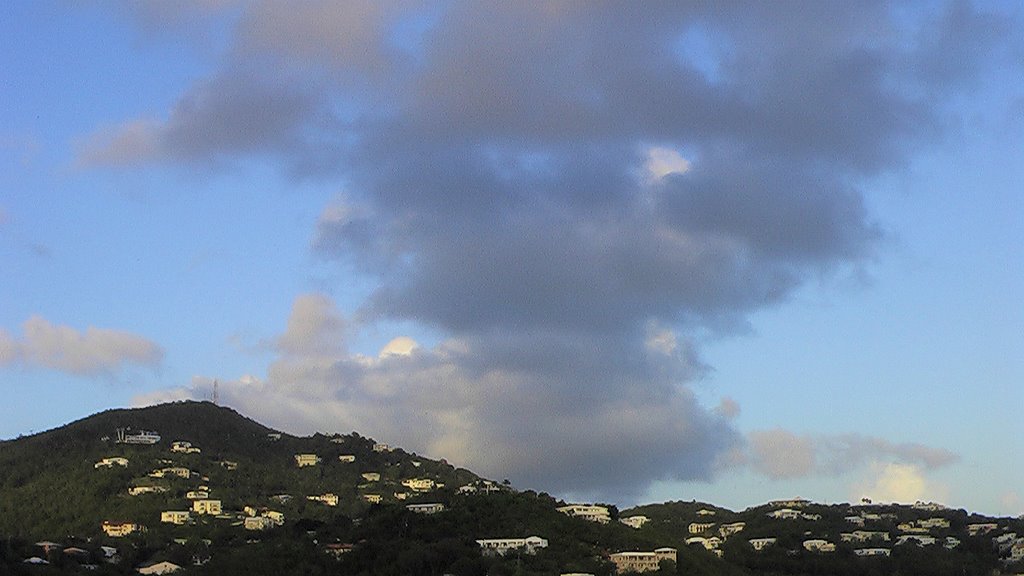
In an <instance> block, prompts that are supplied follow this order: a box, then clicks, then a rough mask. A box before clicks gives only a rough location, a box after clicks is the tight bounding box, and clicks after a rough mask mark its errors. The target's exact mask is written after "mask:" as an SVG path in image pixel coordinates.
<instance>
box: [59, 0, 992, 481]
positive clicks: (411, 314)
mask: <svg viewBox="0 0 1024 576" xmlns="http://www.w3.org/2000/svg"><path fill="white" fill-rule="evenodd" d="M646 8H647V9H645V10H642V11H640V10H635V9H632V7H630V6H627V5H620V4H614V3H612V4H606V3H598V2H587V3H562V2H543V1H539V2H515V3H507V2H504V3H503V2H495V3H491V2H467V3H460V2H454V3H450V4H445V5H443V6H440V7H438V6H434V7H428V8H423V7H422V6H418V5H405V4H403V3H401V2H397V3H379V2H369V1H367V2H346V3H342V4H339V3H334V2H308V3H304V4H303V5H302V6H301V7H300V8H298V9H296V8H294V7H292V6H287V7H286V6H284V5H282V4H278V3H273V2H267V3H261V2H256V3H252V4H246V5H244V6H243V7H242V8H240V9H239V10H238V17H237V19H236V21H235V28H234V32H233V36H232V42H231V44H230V48H229V49H228V50H227V52H226V53H225V54H224V57H223V62H222V65H221V66H220V67H219V68H218V69H217V70H215V71H214V72H213V73H212V74H211V75H210V77H208V78H205V79H203V80H202V81H199V82H197V83H195V84H194V85H193V86H191V87H190V88H189V89H188V90H187V91H186V92H185V93H184V94H183V95H182V96H181V98H180V100H179V101H178V103H177V105H176V106H174V107H173V109H171V110H169V111H157V112H155V113H154V115H153V116H151V117H146V118H137V119H131V120H127V121H125V122H124V123H123V124H120V125H116V126H109V127H104V128H101V129H99V130H98V131H97V132H96V133H95V134H94V135H93V136H92V137H91V138H89V139H86V140H85V143H84V144H83V146H82V148H81V150H80V157H79V161H80V162H81V163H82V164H85V165H89V166H95V167H104V166H108V167H109V166H119V167H124V166H134V165H143V164H152V163H158V164H169V165H178V166H194V165H196V164H203V165H210V164H212V165H217V164H219V163H221V162H224V161H225V160H230V159H232V158H250V157H259V158H267V159H269V160H271V161H276V162H279V163H280V165H281V167H282V169H283V170H285V171H286V173H287V174H290V175H292V176H294V177H295V178H302V179H323V180H325V181H327V182H330V183H332V184H334V185H340V186H342V187H343V188H344V190H345V194H344V196H343V197H342V198H340V199H339V200H338V201H337V202H336V203H334V204H332V205H330V206H327V207H325V209H324V211H323V214H322V216H321V218H320V220H319V222H317V224H316V229H315V234H314V238H313V249H314V251H315V252H316V253H317V254H319V255H320V256H321V257H323V258H325V259H327V260H329V261H332V262H337V263H338V264H339V265H342V266H345V267H346V268H347V269H349V270H352V271H354V272H355V273H357V274H361V275H363V276H365V277H369V278H372V279H373V280H374V281H375V282H376V286H377V287H376V289H375V290H374V291H373V293H372V294H371V295H370V297H369V298H368V299H367V301H366V302H364V303H363V305H362V306H360V308H359V309H358V310H355V311H353V313H352V318H353V321H354V323H355V324H371V323H373V322H377V321H402V322H413V323H416V324H418V325H420V326H423V327H425V328H428V329H431V330H434V331H436V332H437V333H439V334H442V335H443V336H444V337H445V338H446V340H445V341H444V343H443V344H441V345H439V346H437V347H435V348H432V349H423V348H416V347H414V346H412V345H409V343H405V344H406V345H404V346H398V345H396V347H395V349H394V350H399V349H400V350H401V353H397V354H396V353H389V354H386V355H383V356H382V357H379V358H361V357H358V356H354V355H351V354H349V353H347V352H345V351H344V350H343V347H342V348H338V347H337V346H342V345H343V343H344V338H343V337H342V336H341V334H340V333H333V332H331V330H334V329H338V328H339V327H343V325H344V322H340V321H335V320H330V319H332V318H338V319H340V318H341V315H340V314H339V313H338V312H337V311H334V310H333V306H332V305H330V302H328V301H326V300H324V299H323V298H322V297H320V296H315V295H314V296H307V297H303V298H300V299H299V301H297V302H296V309H295V310H294V311H293V315H292V321H290V323H289V328H288V332H287V333H286V334H285V335H284V336H282V337H281V339H280V340H279V342H278V346H279V352H280V357H279V359H278V360H277V361H276V362H275V363H274V365H273V366H272V367H271V369H270V371H269V373H268V374H267V377H266V379H260V380H256V379H248V380H246V381H245V382H237V383H235V385H233V386H232V387H229V389H231V390H234V392H232V394H234V396H232V401H233V402H238V406H240V407H251V409H252V410H253V413H254V414H261V413H264V412H265V413H266V415H267V416H269V417H268V418H267V419H268V420H269V421H271V422H278V423H280V422H285V421H294V422H296V423H297V424H295V426H300V425H301V426H311V425H314V424H315V425H316V426H321V425H322V426H324V427H325V428H330V429H333V428H336V427H337V426H338V425H341V426H346V427H349V426H350V427H353V428H361V429H362V430H365V431H366V432H367V433H370V434H375V435H382V436H386V437H388V438H391V439H393V440H394V441H396V442H399V443H407V445H409V446H410V447H413V448H414V449H421V450H423V451H426V452H428V453H431V454H436V455H441V456H446V457H450V458H451V459H453V460H456V461H459V462H466V463H467V464H469V465H474V466H478V467H479V468H480V469H481V470H482V471H484V472H485V473H491V474H493V473H494V472H495V471H507V475H509V476H512V477H515V478H516V479H517V480H522V481H524V482H530V483H531V484H532V485H536V486H539V487H542V488H546V489H555V490H573V491H578V492H582V493H593V494H604V493H608V492H609V491H615V490H622V489H624V488H623V486H624V484H625V483H626V482H627V480H628V484H629V485H630V486H632V487H634V488H636V489H639V490H642V489H643V488H644V483H645V482H650V481H653V480H658V479H673V478H675V479H701V478H709V477H710V475H711V474H712V473H713V469H714V467H715V464H714V462H716V461H721V460H722V459H723V458H725V457H726V456H727V455H728V454H730V453H734V452H735V451H736V450H737V449H742V448H743V446H744V441H743V438H742V436H741V435H740V434H739V433H738V432H737V431H736V430H735V428H734V426H733V424H732V423H731V420H730V417H731V416H732V415H735V414H736V413H737V412H738V406H735V403H732V404H729V403H725V404H723V405H722V406H720V407H719V408H714V409H708V408H706V407H704V406H702V405H700V403H698V402H697V401H696V400H695V398H694V396H693V394H692V392H691V390H690V389H689V387H688V383H689V382H690V381H691V380H692V379H693V378H695V377H696V376H698V375H699V374H701V373H703V372H704V371H705V370H706V367H705V366H704V365H703V363H702V362H701V361H700V359H699V354H698V352H697V342H698V338H699V335H700V334H702V333H705V332H706V331H712V332H722V331H729V330H734V329H736V328H737V327H741V326H743V324H744V323H745V318H746V317H747V315H748V314H750V313H751V312H753V311H756V310H759V309H763V308H765V307H769V306H772V305H774V304H777V303H779V302H782V301H785V300H786V298H788V297H789V296H790V295H791V294H792V293H793V292H794V290H796V289H797V288H798V287H800V286H803V285H805V284H806V283H808V282H810V281H813V280H814V279H817V278H821V277H828V276H831V275H836V274H844V273H847V272H849V271H852V270H857V269H859V268H861V267H864V266H866V265H867V263H869V262H870V260H871V259H872V258H873V257H874V256H875V255H876V252H877V250H878V246H879V243H880V240H881V239H883V238H884V236H885V234H884V231H883V230H882V229H881V228H880V226H879V225H878V224H877V223H876V222H875V221H874V220H873V218H872V216H871V214H870V213H869V212H868V209H867V208H866V202H865V191H864V189H863V187H862V182H865V181H868V180H870V179H871V178H872V177H876V176H879V175H882V174H884V173H887V172H890V171H893V170H898V169H900V168H901V167H902V166H903V165H905V164H906V163H907V162H908V161H909V159H910V157H911V155H912V154H914V153H916V152H918V151H919V150H921V149H922V148H923V147H926V146H929V145H931V144H933V143H935V142H937V141H939V140H940V139H941V138H942V137H944V135H945V134H946V133H947V129H948V126H950V125H951V124H952V121H953V120H955V119H951V118H949V117H947V116H946V115H945V114H946V112H945V110H946V108H945V107H944V103H945V102H947V101H948V100H949V99H950V98H953V97H957V96H959V95H961V94H963V90H964V89H966V88H967V87H969V86H970V81H971V79H972V76H973V72H972V70H975V69H977V68H978V67H981V66H983V65H984V64H985V63H986V61H987V58H988V57H989V54H990V51H991V47H992V45H993V38H999V36H1000V34H1005V32H1006V28H1005V25H1001V24H999V18H997V17H996V16H995V15H990V14H984V13H981V12H979V11H976V10H973V9H972V8H971V7H970V6H969V5H967V4H964V3H953V4H950V5H948V6H947V5H941V6H939V7H938V8H937V9H936V8H935V7H929V8H915V7H914V5H913V4H910V5H907V6H906V7H905V10H902V11H899V13H898V14H897V13H896V11H895V10H894V8H893V5H892V4H891V3H889V2H866V3H865V2H860V3H857V4H856V5H852V4H851V5H844V4H836V3H816V2H809V3H771V4H765V3H760V2H740V3H728V4H701V3H697V4H695V3H666V4H658V5H656V6H655V5H650V6H647V7H646ZM149 17H150V18H152V17H153V15H150V16H149ZM954 40H955V41H954ZM304 310H305V312H304ZM307 312H313V313H315V314H314V316H315V315H317V314H319V315H320V316H318V318H321V319H323V318H326V319H328V321H326V324H325V325H320V324H318V320H317V319H316V318H306V315H307ZM292 322H294V323H295V329H294V330H293V327H292ZM328 329H330V330H328ZM325 331H326V332H331V333H332V335H331V336H330V337H329V338H328V340H325V341H311V340H309V339H308V337H310V336H313V335H321V334H322V333H325ZM318 337H319V336H318ZM328 341H329V342H331V343H333V344H331V346H335V348H331V346H327V345H326V344H325V342H328ZM394 350H392V351H391V352H394ZM259 398H273V399H275V400H274V401H273V402H271V401H268V400H261V399H259ZM289 419H292V420H289ZM298 423H301V424H298ZM332 423H334V424H332ZM768 440H771V439H770V438H768V437H765V436H757V435H755V436H754V437H752V440H751V442H752V443H751V446H752V448H751V450H752V452H751V454H752V455H751V456H750V460H749V461H750V462H752V463H753V465H754V466H756V467H759V468H761V469H762V470H763V471H764V472H765V473H766V474H768V475H769V476H773V477H785V475H786V474H790V473H794V472H792V471H797V472H800V471H804V470H819V469H826V470H827V469H828V468H829V467H831V466H833V465H834V464H833V463H834V462H835V461H837V460H838V459H839V457H840V456H853V457H855V458H860V456H859V454H860V452H861V451H862V450H867V449H870V450H874V451H881V452H884V453H888V454H890V455H892V456H895V457H897V458H900V459H913V458H918V456H914V457H913V458H912V457H911V455H912V453H914V452H915V451H914V450H913V449H909V448H906V447H899V446H889V445H885V444H879V443H878V442H876V441H873V440H870V439H863V438H860V439H857V438H855V437H850V438H836V439H831V440H830V441H828V442H826V443H825V444H827V445H828V448H827V450H826V452H827V453H829V454H832V456H828V457H825V458H824V459H822V458H821V457H820V456H819V455H818V454H819V452H820V451H821V442H820V441H815V442H814V443H813V444H814V446H810V447H808V446H805V445H804V442H805V441H804V440H803V439H801V438H799V437H791V438H778V439H776V440H777V441H786V442H790V443H791V444H792V446H791V447H792V448H795V449H796V450H795V451H794V452H793V454H792V456H793V457H794V458H796V457H797V456H799V455H801V454H802V455H803V456H802V458H803V459H797V460H794V461H788V462H781V461H780V460H779V459H778V458H773V457H770V455H769V452H771V449H772V442H773V441H768ZM872 443H874V445H872ZM933 457H934V456H933ZM939 460H941V457H939ZM801 473H802V472H801ZM627 476H628V478H627Z"/></svg>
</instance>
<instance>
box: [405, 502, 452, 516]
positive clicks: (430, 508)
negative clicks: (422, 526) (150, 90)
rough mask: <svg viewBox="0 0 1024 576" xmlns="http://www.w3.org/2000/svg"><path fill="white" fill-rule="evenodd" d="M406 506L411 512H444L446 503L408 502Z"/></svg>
mask: <svg viewBox="0 0 1024 576" xmlns="http://www.w3.org/2000/svg"><path fill="white" fill-rule="evenodd" d="M405 508H406V510H409V511H410V512H416V513H417V514H437V513H438V512H444V504H441V503H438V502H434V503H429V504H407V505H406V506H405Z"/></svg>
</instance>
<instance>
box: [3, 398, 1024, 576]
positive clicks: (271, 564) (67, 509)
mask: <svg viewBox="0 0 1024 576" xmlns="http://www.w3.org/2000/svg"><path fill="white" fill-rule="evenodd" d="M140 431H150V432H155V433H157V434H159V435H160V440H159V442H157V443H155V444H151V445H138V444H126V443H121V442H118V439H119V438H123V437H125V436H130V435H132V434H135V433H138V432H140ZM182 442H185V443H188V444H181V445H179V446H178V450H175V449H173V448H174V445H175V443H182ZM299 454H306V455H310V456H309V458H310V459H311V460H312V461H313V462H315V465H310V466H302V467H300V466H299V463H298V462H297V460H296V455H299ZM340 457H344V458H340ZM104 459H107V463H108V464H109V465H103V462H104ZM114 459H124V460H126V461H127V462H124V461H123V460H116V461H115V460H114ZM120 463H125V464H126V465H124V466H121V465H120ZM179 474H180V475H179ZM460 488H461V490H460ZM129 489H132V490H133V491H139V490H141V491H143V492H144V493H140V494H134V495H133V494H131V493H130V492H129ZM317 496H319V497H322V498H321V500H328V501H329V502H324V501H320V500H312V499H310V497H317ZM333 498H336V502H334V500H333ZM198 500H215V501H216V502H217V503H218V504H219V505H220V506H221V508H222V510H219V511H214V513H212V514H199V513H198V512H195V511H193V510H192V507H193V503H194V502H195V501H198ZM328 503H330V504H335V505H328ZM412 504H434V505H437V506H435V507H434V509H432V510H430V512H433V513H430V514H426V513H417V512H416V511H414V510H410V509H409V508H407V506H409V505H412ZM565 504H566V503H565V502H561V501H559V500H557V499H556V498H553V497H551V496H550V495H547V494H543V493H536V492H533V491H529V490H527V491H515V490H512V489H511V488H510V487H508V486H504V485H502V484H500V483H496V482H492V481H489V480H486V479H483V478H480V477H478V476H477V475H475V474H473V473H472V472H470V471H468V470H465V469H460V468H455V467H453V466H452V465H450V464H448V463H446V462H444V461H437V460H432V459H429V458H424V457H421V456H418V455H416V454H411V453H408V452H405V451H404V450H402V449H400V448H390V447H386V446H383V445H378V444H377V443H376V442H375V441H374V440H373V439H371V438H365V437H362V436H360V435H359V434H357V433H354V432H353V433H349V434H345V435H341V434H336V435H331V436H327V435H323V434H317V435H314V436H310V437H294V436H290V435H287V434H283V433H280V432H278V431H275V430H272V429H270V428H267V427H265V426H262V425H260V424H258V423H256V422H254V421H252V420H250V419H248V418H245V417H244V416H242V415H240V414H238V413H236V412H234V411H233V410H230V409H228V408H224V407H219V406H216V405H214V404H211V403H208V402H178V403H172V404H164V405H160V406H153V407H149V408H140V409H132V410H110V411H106V412H103V413H100V414H96V415H94V416H91V417H88V418H85V419H83V420H80V421H77V422H73V423H71V424H68V425H66V426H63V427H61V428H58V429H55V430H51V431H48V432H43V433H41V434H36V435H33V436H28V437H23V438H18V439H16V440H10V441H5V442H0V574H8V573H9V574H26V575H28V574H78V573H90V574H136V573H138V572H137V569H138V568H139V567H143V566H148V565H151V564H154V563H157V562H161V561H166V562H172V563H174V564H175V565H178V566H180V567H181V568H180V570H179V571H178V573H182V574H210V575H223V574H247V575H251V574H268V575H279V574H357V575H368V576H369V575H374V576H379V575H392V574H393V575H396V576H398V575H408V574H414V575H418V574H424V575H426V574H430V575H438V576H440V575H443V574H453V575H455V576H487V575H494V576H506V575H507V576H512V575H521V574H525V575H538V576H540V575H559V574H565V573H586V574H594V575H595V576H607V575H611V574H614V573H615V570H616V567H615V564H614V563H613V556H612V554H613V553H616V552H622V551H652V550H654V549H656V548H661V547H671V548H675V549H677V556H676V562H675V563H674V564H673V563H671V562H663V563H662V565H661V567H660V568H659V569H658V570H657V571H655V572H648V574H697V575H724V576H741V575H754V574H758V575H760V574H767V575H780V576H782V575H786V576H803V575H807V576H819V575H820V576H845V575H851V576H852V575H876V574H877V575H879V576H881V575H890V574H901V575H905V576H917V575H920V576H945V575H949V576H965V575H974V576H990V575H992V574H998V573H1006V574H1014V573H1018V572H1020V571H1022V570H1024V565H1022V563H1021V562H1019V561H1018V562H1014V561H1012V559H1013V558H1014V555H1015V554H1020V553H1022V552H1024V520H1022V519H1020V518H987V517H984V516H979V515H973V514H969V513H968V512H966V511H964V510H954V509H948V508H943V507H938V506H931V507H929V506H919V507H911V506H895V505H893V506H871V505H856V506H855V505H850V504H833V505H822V504H816V503H813V502H806V501H793V502H774V503H769V504H766V505H763V506H758V507H754V508H750V509H747V510H743V511H732V510H727V509H725V508H721V507H716V506H714V505H711V504H707V503H702V502H694V501H690V502H685V501H677V502H666V503H661V504H650V505H645V506H638V507H635V508H632V509H628V510H623V511H622V512H619V511H618V510H617V509H616V507H615V506H612V505H604V508H606V511H607V515H606V516H605V518H604V520H606V522H605V523H598V522H592V521H587V520H585V519H583V518H577V517H570V516H569V515H567V514H564V513H562V512H560V511H558V510H557V508H558V507H560V506H563V505H565ZM168 511H177V512H180V513H182V514H183V513H184V512H189V515H188V517H187V518H183V519H182V522H181V523H180V524H174V523H170V522H166V521H162V520H167V519H168V518H165V517H164V514H162V513H164V512H168ZM619 520H626V521H630V522H633V523H634V524H633V526H632V527H631V526H627V525H626V524H625V523H623V522H620V521H619ZM105 521H118V522H121V521H124V522H127V523H128V524H129V525H132V526H135V525H138V526H139V527H140V528H139V529H138V530H134V531H133V532H131V533H130V534H127V535H118V534H107V533H105V532H104V530H103V529H102V525H103V523H104V522H105ZM249 523H253V525H251V526H249V525H248V524H249ZM143 526H144V527H145V529H142V528H141V527H143ZM858 533H859V534H860V536H857V534H858ZM864 534H867V535H868V536H867V537H864V538H861V537H862V536H864ZM908 535H911V536H913V537H914V538H920V540H910V541H906V540H907V538H908ZM527 536H538V537H540V538H542V539H544V540H545V541H546V546H545V547H542V548H540V549H538V550H537V551H536V553H535V554H527V553H525V552H515V551H513V552H510V553H508V554H506V555H504V556H494V555H487V554H484V553H482V551H481V547H480V546H479V545H478V544H477V540H478V539H487V538H525V537H527ZM854 536H857V538H856V539H855V538H854ZM815 541H817V542H818V543H819V544H822V543H823V545H827V546H834V549H829V550H828V551H820V550H812V549H809V548H808V542H815ZM758 542H761V543H765V542H769V543H767V544H765V545H764V546H761V547H759V546H758V545H757V544H756V543H758ZM104 547H107V548H104ZM115 549H116V550H115ZM865 550H876V551H877V550H884V551H885V553H884V555H882V554H880V555H878V556H870V557H867V556H863V554H864V553H865Z"/></svg>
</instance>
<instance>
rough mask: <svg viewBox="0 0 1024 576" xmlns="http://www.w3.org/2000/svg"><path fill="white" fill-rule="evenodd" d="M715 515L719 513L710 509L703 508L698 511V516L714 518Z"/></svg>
mask: <svg viewBox="0 0 1024 576" xmlns="http://www.w3.org/2000/svg"><path fill="white" fill-rule="evenodd" d="M715 514H717V512H715V511H714V510H711V509H709V508H701V509H700V510H697V516H714V515H715Z"/></svg>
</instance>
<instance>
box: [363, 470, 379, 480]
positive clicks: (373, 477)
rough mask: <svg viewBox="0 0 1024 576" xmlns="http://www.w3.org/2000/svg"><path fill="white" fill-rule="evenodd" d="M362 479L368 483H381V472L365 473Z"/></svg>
mask: <svg viewBox="0 0 1024 576" xmlns="http://www.w3.org/2000/svg"><path fill="white" fill-rule="evenodd" d="M362 477H363V480H366V481H367V482H379V481H380V472H363V474H362Z"/></svg>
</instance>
